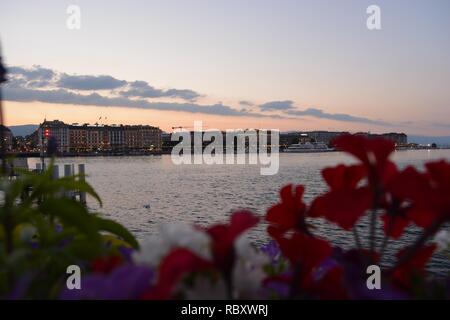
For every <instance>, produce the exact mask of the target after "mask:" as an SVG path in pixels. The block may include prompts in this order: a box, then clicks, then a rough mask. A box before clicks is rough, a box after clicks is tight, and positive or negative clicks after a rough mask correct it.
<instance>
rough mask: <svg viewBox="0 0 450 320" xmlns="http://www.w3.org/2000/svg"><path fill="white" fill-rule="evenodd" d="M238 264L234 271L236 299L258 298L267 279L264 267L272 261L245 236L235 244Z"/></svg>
mask: <svg viewBox="0 0 450 320" xmlns="http://www.w3.org/2000/svg"><path fill="white" fill-rule="evenodd" d="M234 245H235V250H236V257H237V259H236V262H235V265H234V270H233V284H234V289H235V292H234V295H235V296H236V298H243V299H246V298H252V297H253V298H256V294H257V291H258V289H259V288H260V287H261V282H262V281H263V280H264V278H265V277H266V273H265V272H264V266H266V265H267V264H268V263H269V262H270V260H269V257H267V255H265V254H264V253H263V252H261V251H260V250H259V249H258V248H256V247H255V246H254V245H253V244H251V242H250V240H249V239H248V238H247V237H246V236H245V235H244V236H241V237H239V238H238V239H237V240H236V242H235V244H234Z"/></svg>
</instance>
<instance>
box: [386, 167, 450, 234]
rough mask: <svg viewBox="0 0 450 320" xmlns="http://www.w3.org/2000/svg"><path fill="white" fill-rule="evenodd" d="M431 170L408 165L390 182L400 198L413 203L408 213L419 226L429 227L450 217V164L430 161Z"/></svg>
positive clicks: (395, 195)
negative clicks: (419, 169) (424, 171)
mask: <svg viewBox="0 0 450 320" xmlns="http://www.w3.org/2000/svg"><path fill="white" fill-rule="evenodd" d="M426 168H427V172H426V173H420V172H418V171H417V170H416V169H415V168H413V167H408V168H406V169H405V170H404V171H402V172H401V173H400V174H398V176H397V177H396V178H395V179H393V181H392V182H391V183H389V184H388V188H389V190H390V191H391V192H392V195H393V196H394V197H396V198H399V199H403V200H404V201H407V202H408V203H409V207H408V208H407V210H406V214H407V216H408V218H409V219H411V220H412V221H413V222H414V223H415V224H416V225H417V226H419V227H422V228H429V227H430V226H431V225H432V224H433V223H435V222H436V221H438V222H439V223H443V222H445V221H448V220H449V219H450V197H449V194H450V164H449V163H448V162H446V161H439V162H431V163H427V164H426Z"/></svg>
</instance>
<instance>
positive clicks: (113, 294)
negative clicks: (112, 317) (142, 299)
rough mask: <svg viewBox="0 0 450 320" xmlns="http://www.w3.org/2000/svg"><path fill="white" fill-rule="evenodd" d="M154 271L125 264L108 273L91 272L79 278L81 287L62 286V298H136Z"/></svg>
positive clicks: (149, 281)
mask: <svg viewBox="0 0 450 320" xmlns="http://www.w3.org/2000/svg"><path fill="white" fill-rule="evenodd" d="M153 278H154V272H153V271H152V270H151V269H150V268H148V267H142V266H135V265H132V264H125V265H122V266H119V267H117V268H116V269H114V270H113V271H112V272H111V273H110V274H101V273H92V274H89V275H87V276H85V277H83V276H82V278H81V289H79V290H77V289H72V290H69V289H68V288H64V289H63V290H62V292H61V293H60V296H59V298H60V299H63V300H127V299H138V298H139V296H140V295H141V294H142V293H143V292H144V291H145V290H146V289H148V288H149V287H150V286H151V285H152V281H153Z"/></svg>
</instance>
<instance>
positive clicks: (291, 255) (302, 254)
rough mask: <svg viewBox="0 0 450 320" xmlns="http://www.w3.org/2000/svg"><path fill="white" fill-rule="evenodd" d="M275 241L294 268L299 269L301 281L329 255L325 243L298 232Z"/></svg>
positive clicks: (329, 249) (329, 251)
mask: <svg viewBox="0 0 450 320" xmlns="http://www.w3.org/2000/svg"><path fill="white" fill-rule="evenodd" d="M276 240H277V242H278V244H279V245H280V250H281V252H282V253H283V255H284V256H285V257H286V258H287V259H289V261H290V262H291V264H292V265H293V266H294V268H300V269H299V270H300V272H301V274H302V279H305V278H307V277H309V276H310V274H311V271H312V270H313V269H314V268H315V267H317V266H318V265H319V264H320V263H321V262H322V261H323V260H325V258H327V257H328V256H329V255H330V254H331V246H330V244H329V243H328V242H327V241H325V240H322V239H319V238H315V237H312V236H309V235H306V234H303V233H300V232H295V233H293V234H291V235H290V236H289V237H285V236H279V237H277V238H276Z"/></svg>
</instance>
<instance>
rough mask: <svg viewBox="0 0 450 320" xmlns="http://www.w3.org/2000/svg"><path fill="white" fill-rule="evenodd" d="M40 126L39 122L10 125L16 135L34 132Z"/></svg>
mask: <svg viewBox="0 0 450 320" xmlns="http://www.w3.org/2000/svg"><path fill="white" fill-rule="evenodd" d="M38 127H39V126H38V125H37V124H24V125H19V126H9V127H8V128H9V129H11V131H12V133H13V135H14V136H23V137H25V136H27V135H29V134H32V133H33V132H34V131H35V130H36V129H37V128H38Z"/></svg>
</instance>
